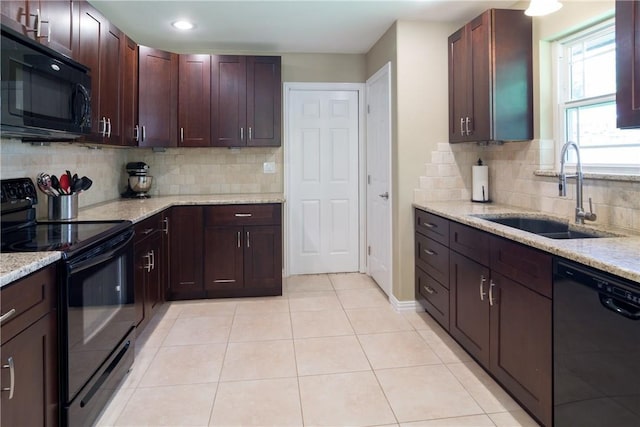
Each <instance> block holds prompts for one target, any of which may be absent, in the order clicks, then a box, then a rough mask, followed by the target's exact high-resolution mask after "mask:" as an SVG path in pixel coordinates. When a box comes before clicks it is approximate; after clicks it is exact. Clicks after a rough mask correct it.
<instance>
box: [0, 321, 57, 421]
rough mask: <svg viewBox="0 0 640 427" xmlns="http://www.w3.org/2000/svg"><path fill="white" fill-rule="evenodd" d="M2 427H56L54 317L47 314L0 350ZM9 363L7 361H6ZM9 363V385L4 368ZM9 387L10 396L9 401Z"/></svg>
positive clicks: (7, 372)
mask: <svg viewBox="0 0 640 427" xmlns="http://www.w3.org/2000/svg"><path fill="white" fill-rule="evenodd" d="M0 353H1V354H2V360H1V361H0V365H1V366H2V369H1V376H0V383H2V388H3V389H2V392H1V398H0V399H1V400H0V406H1V407H2V411H0V421H1V423H0V424H2V425H3V426H56V425H58V391H57V390H58V373H57V363H58V358H57V353H58V346H57V337H56V316H55V314H48V315H46V316H44V317H42V318H40V320H38V321H37V322H35V323H34V324H32V325H31V326H29V327H28V328H27V329H25V330H24V331H22V332H21V333H19V334H18V335H16V336H15V337H14V338H13V339H12V340H10V341H8V342H7V343H5V344H3V345H2V347H0ZM10 360H11V362H10ZM10 364H13V374H14V375H13V384H12V381H11V372H10V370H11V369H10V368H9V367H8V366H9V365H10ZM7 388H8V389H11V388H13V396H12V398H11V399H9V396H10V391H9V390H6V389H7Z"/></svg>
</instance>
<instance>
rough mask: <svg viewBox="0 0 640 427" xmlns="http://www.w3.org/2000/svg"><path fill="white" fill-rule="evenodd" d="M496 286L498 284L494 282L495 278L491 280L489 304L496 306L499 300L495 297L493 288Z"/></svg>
mask: <svg viewBox="0 0 640 427" xmlns="http://www.w3.org/2000/svg"><path fill="white" fill-rule="evenodd" d="M494 286H496V284H495V283H494V282H493V279H492V280H491V281H490V282H489V305H491V306H494V305H496V303H497V301H496V299H495V298H494V297H493V288H494Z"/></svg>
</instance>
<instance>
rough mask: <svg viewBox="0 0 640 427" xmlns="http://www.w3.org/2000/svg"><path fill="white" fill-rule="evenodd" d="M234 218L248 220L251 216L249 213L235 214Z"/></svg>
mask: <svg viewBox="0 0 640 427" xmlns="http://www.w3.org/2000/svg"><path fill="white" fill-rule="evenodd" d="M235 216H236V217H238V218H250V217H251V214H250V213H237V214H235Z"/></svg>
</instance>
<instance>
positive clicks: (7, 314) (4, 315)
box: [0, 308, 16, 324]
mask: <svg viewBox="0 0 640 427" xmlns="http://www.w3.org/2000/svg"><path fill="white" fill-rule="evenodd" d="M14 314H16V309H15V308H12V309H11V310H9V311H7V312H6V313H5V314H3V315H2V316H0V324H2V322H4V321H5V320H7V319H9V318H10V317H11V316H13V315H14Z"/></svg>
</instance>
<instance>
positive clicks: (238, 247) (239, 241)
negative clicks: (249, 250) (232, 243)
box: [238, 231, 240, 248]
mask: <svg viewBox="0 0 640 427" xmlns="http://www.w3.org/2000/svg"><path fill="white" fill-rule="evenodd" d="M239 247H240V232H239V231H238V248H239Z"/></svg>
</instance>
